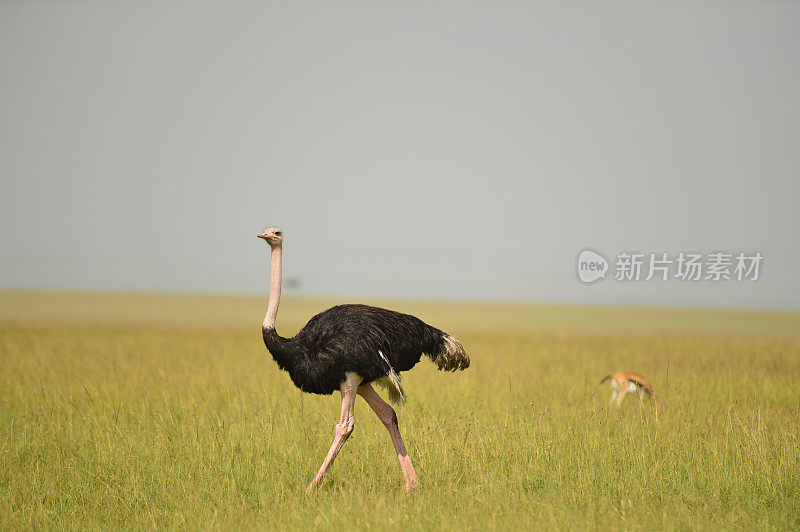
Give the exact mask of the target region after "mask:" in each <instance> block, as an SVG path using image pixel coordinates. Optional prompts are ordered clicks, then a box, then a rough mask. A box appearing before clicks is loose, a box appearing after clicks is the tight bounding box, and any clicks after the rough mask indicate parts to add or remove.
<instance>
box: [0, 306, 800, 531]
mask: <svg viewBox="0 0 800 532" xmlns="http://www.w3.org/2000/svg"><path fill="white" fill-rule="evenodd" d="M337 302H340V301H337ZM331 303H332V302H331V301H323V300H310V299H298V298H286V299H285V300H284V301H283V302H282V305H281V311H280V313H279V317H278V328H279V331H281V333H282V334H284V335H291V334H293V333H294V332H295V331H296V330H297V329H298V328H299V327H300V326H302V324H304V323H305V321H307V320H308V318H310V317H311V316H312V315H313V314H314V313H316V312H318V311H320V310H323V309H325V308H327V307H328V306H330V304H331ZM372 303H379V304H382V305H384V306H389V307H391V308H396V309H397V310H401V311H405V312H411V313H414V314H416V315H418V316H419V317H421V318H422V319H424V320H425V321H428V322H429V323H432V324H434V325H436V326H438V327H440V328H442V329H444V330H447V331H448V332H451V333H452V334H454V335H456V336H458V337H459V338H460V339H461V340H462V342H463V344H464V345H465V347H466V348H467V350H468V351H469V353H470V355H471V357H472V361H473V364H472V367H471V368H470V369H468V370H467V371H466V372H463V373H455V374H451V373H440V372H437V371H436V370H435V368H434V366H433V365H432V364H430V363H426V362H425V361H423V362H422V363H421V364H420V365H418V366H417V367H416V368H415V369H414V370H413V371H411V372H409V373H407V374H406V375H405V376H404V387H405V388H406V391H407V392H408V393H409V401H408V403H407V404H406V406H405V407H404V408H403V409H402V410H401V411H399V412H398V415H399V418H400V427H401V431H402V432H403V436H404V438H405V440H406V444H407V446H408V448H409V453H410V455H411V458H412V460H414V464H415V466H416V469H417V472H418V473H419V476H420V479H421V481H422V488H421V489H420V490H419V491H418V492H417V493H415V494H413V495H411V496H407V495H406V494H405V493H404V491H403V483H402V478H401V475H400V470H399V467H398V464H397V462H396V458H395V456H394V452H393V449H392V445H391V442H390V440H389V437H388V434H387V433H386V431H385V429H384V427H383V425H381V424H380V422H379V421H378V420H377V419H376V418H375V416H374V415H373V414H372V412H371V411H370V410H369V408H368V407H367V406H366V404H364V402H363V401H361V400H360V399H359V401H358V402H357V406H356V428H355V431H354V433H353V436H352V437H351V438H350V440H349V441H348V442H347V444H346V445H345V447H344V449H343V450H342V453H341V454H340V456H339V458H338V459H337V461H336V464H335V466H334V468H333V471H332V473H331V475H330V476H329V478H328V479H327V480H326V482H325V483H324V484H323V486H322V489H321V490H320V491H318V492H317V493H314V494H312V495H311V496H306V495H305V494H304V491H303V490H304V489H305V487H306V486H307V484H308V482H309V481H310V480H311V478H312V477H313V475H314V473H315V472H316V470H317V468H318V466H319V464H320V462H321V460H322V458H323V457H324V455H325V453H326V452H327V449H328V447H329V445H330V441H331V438H332V434H333V424H334V423H335V421H336V420H337V417H338V410H339V398H338V396H335V397H321V396H313V395H303V394H301V393H300V392H299V391H298V390H296V389H295V388H294V387H293V385H292V384H291V382H290V381H289V379H288V377H287V375H285V374H284V373H282V372H280V371H279V370H278V368H277V367H276V365H275V363H274V362H273V361H272V359H271V357H269V355H268V354H267V353H266V350H265V348H264V346H263V344H262V343H261V337H260V330H259V329H260V323H261V319H262V317H263V312H264V310H265V306H266V305H265V302H264V301H263V299H261V298H249V297H222V296H176V295H141V294H139V295H134V294H105V295H103V294H77V293H32V292H0V528H3V529H9V528H13V529H18V528H53V527H56V528H69V529H77V528H85V527H91V528H107V527H126V528H128V527H158V528H171V527H189V528H198V527H204V528H205V527H209V526H210V527H223V528H228V527H257V528H279V527H280V528H283V527H294V528H300V527H308V526H317V527H326V528H327V527H334V528H344V527H352V526H355V527H359V528H367V527H370V528H389V529H400V528H424V529H430V528H445V527H447V528H451V527H453V528H455V527H458V528H462V527H463V528H467V529H480V528H485V527H494V528H518V527H525V528H529V527H536V528H545V529H575V528H579V529H582V528H600V527H602V528H611V529H628V528H631V527H644V528H657V529H687V528H689V529H697V528H704V529H717V528H724V529H734V528H742V527H744V528H748V529H784V530H790V529H794V530H797V529H798V528H800V466H799V465H798V464H800V337H799V335H800V313H797V312H735V311H721V310H719V311H714V310H682V309H654V308H611V307H572V306H529V305H511V304H507V305H499V304H498V305H485V304H446V303H415V302H408V301H406V302H372ZM620 369H625V370H632V371H638V372H641V373H643V374H645V375H647V376H648V377H650V379H651V380H652V381H653V383H654V385H655V387H656V389H657V390H658V391H659V392H660V394H661V396H662V397H663V398H664V400H665V407H664V408H663V409H662V410H660V411H657V410H656V409H654V407H653V406H652V405H648V404H646V405H645V407H644V408H640V407H639V406H638V404H637V403H636V402H635V401H634V400H632V399H629V400H628V401H627V402H626V404H624V405H623V408H621V409H619V410H617V409H615V408H609V407H608V405H607V400H608V397H609V395H610V389H609V388H608V387H607V385H606V386H599V385H598V384H597V383H598V381H599V380H600V378H601V377H603V376H604V375H606V374H608V373H611V372H613V371H616V370H620Z"/></svg>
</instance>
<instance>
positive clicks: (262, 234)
mask: <svg viewBox="0 0 800 532" xmlns="http://www.w3.org/2000/svg"><path fill="white" fill-rule="evenodd" d="M256 236H257V237H258V238H263V239H264V240H266V239H267V237H268V236H269V234H267V233H261V234H260V235H256Z"/></svg>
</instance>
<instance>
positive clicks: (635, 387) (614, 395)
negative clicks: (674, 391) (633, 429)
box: [600, 371, 660, 406]
mask: <svg viewBox="0 0 800 532" xmlns="http://www.w3.org/2000/svg"><path fill="white" fill-rule="evenodd" d="M607 380H611V399H610V400H609V401H608V402H609V403H614V402H615V401H616V403H617V406H620V405H622V400H623V399H625V396H626V395H627V394H629V393H634V392H636V393H638V394H639V404H641V403H643V402H644V396H645V395H647V396H648V397H650V398H651V399H653V400H654V401H655V402H656V403H659V401H660V400H659V398H658V395H656V391H655V390H654V389H653V385H652V384H650V381H649V380H648V379H647V377H644V376H642V375H638V374H636V373H630V372H627V371H619V372H617V373H614V374H613V375H606V376H605V377H603V379H602V380H601V381H600V384H603V383H604V382H606V381H607Z"/></svg>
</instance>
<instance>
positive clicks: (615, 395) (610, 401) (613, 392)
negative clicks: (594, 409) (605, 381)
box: [608, 390, 619, 404]
mask: <svg viewBox="0 0 800 532" xmlns="http://www.w3.org/2000/svg"><path fill="white" fill-rule="evenodd" d="M618 395H619V392H618V391H617V390H611V399H609V400H608V404H614V401H616V399H617V396H618Z"/></svg>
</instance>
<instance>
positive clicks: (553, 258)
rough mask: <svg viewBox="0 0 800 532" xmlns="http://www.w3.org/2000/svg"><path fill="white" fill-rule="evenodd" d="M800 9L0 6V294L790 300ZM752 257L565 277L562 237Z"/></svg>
mask: <svg viewBox="0 0 800 532" xmlns="http://www.w3.org/2000/svg"><path fill="white" fill-rule="evenodd" d="M799 28H800V4H798V3H794V2H735V1H733V2H713V3H706V2H685V3H682V2H659V3H650V2H619V1H615V2H602V3H600V2H577V3H570V4H569V5H567V4H566V3H564V2H403V3H388V2H240V1H234V2H205V1H191V2H190V1H185V2H174V1H173V2H170V1H165V2H135V3H134V2H124V3H123V2H108V1H75V2H56V1H52V2H43V1H10V0H3V1H2V2H0V179H2V190H1V191H0V192H1V194H0V261H1V262H2V268H0V286H5V287H17V288H24V287H58V288H91V289H126V290H127V289H136V290H138V289H144V290H179V291H212V292H251V293H256V292H258V293H260V292H264V291H265V289H266V266H267V248H266V246H265V244H264V243H263V242H262V241H260V240H257V239H256V238H255V234H256V233H257V232H258V231H259V230H260V229H262V228H263V227H264V226H265V225H272V224H275V225H280V226H282V228H283V229H284V231H285V234H286V246H285V254H284V255H285V265H284V271H285V275H286V276H287V277H290V278H296V279H298V280H299V283H300V284H299V288H298V289H297V290H296V291H298V292H301V293H306V294H337V295H342V296H343V298H345V299H348V300H351V299H353V298H357V297H361V296H379V297H380V296H390V297H412V298H429V299H435V298H446V299H465V300H475V299H485V300H491V299H498V300H520V301H541V302H546V301H561V302H578V303H580V302H609V303H648V304H669V305H674V304H681V305H683V304H685V305H714V306H733V307H739V306H744V307H774V308H800V281H799V280H798V274H797V272H798V264H800V250H798V245H797V240H798V239H797V236H796V233H797V228H798V227H800V215H798V212H797V208H796V202H797V197H798V192H800V185H798V176H800V31H798V29H799ZM585 247H591V248H593V249H597V250H599V251H601V252H603V253H604V254H605V255H606V256H607V257H609V258H610V259H612V260H613V258H614V257H615V256H616V254H617V253H619V252H620V251H623V250H626V251H640V252H668V253H673V254H674V253H678V252H680V251H699V252H704V253H711V252H715V251H727V252H738V251H746V252H755V251H760V252H761V253H762V254H763V255H764V257H765V258H764V264H763V269H762V271H761V279H760V280H759V281H757V282H727V283H719V284H714V283H711V282H710V281H704V282H698V283H687V282H679V281H671V282H638V283H637V282H630V283H621V282H617V281H614V280H613V279H606V280H604V281H601V282H599V283H597V284H595V285H591V286H585V285H582V284H581V283H579V282H578V280H577V278H576V275H575V259H576V256H577V254H578V252H579V251H580V250H581V249H583V248H585Z"/></svg>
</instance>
